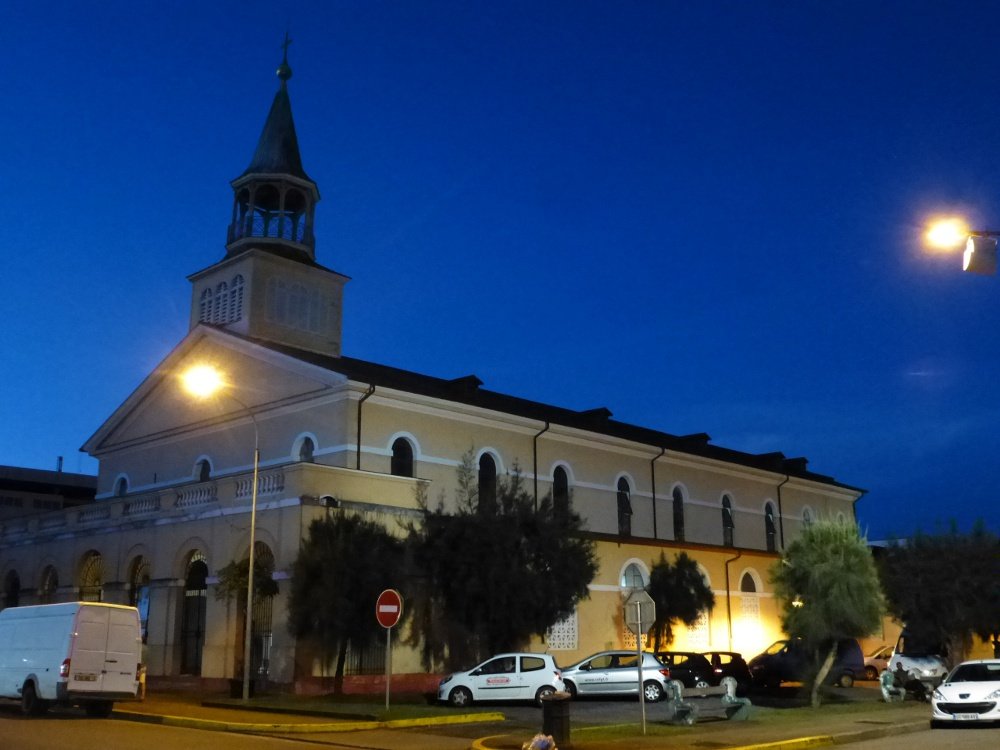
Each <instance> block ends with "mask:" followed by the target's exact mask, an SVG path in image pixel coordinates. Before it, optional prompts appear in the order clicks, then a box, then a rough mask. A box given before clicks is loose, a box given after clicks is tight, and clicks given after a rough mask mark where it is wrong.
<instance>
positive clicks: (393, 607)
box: [375, 589, 403, 628]
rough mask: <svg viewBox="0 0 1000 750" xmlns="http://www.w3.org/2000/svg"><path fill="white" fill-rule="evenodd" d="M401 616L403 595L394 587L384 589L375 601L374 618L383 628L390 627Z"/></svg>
mask: <svg viewBox="0 0 1000 750" xmlns="http://www.w3.org/2000/svg"><path fill="white" fill-rule="evenodd" d="M402 616H403V597H402V596H400V594H399V592H398V591H396V589H386V590H385V591H383V592H382V593H381V594H379V595H378V601H377V602H375V619H376V620H378V624H379V625H381V626H382V627H383V628H391V627H393V626H394V625H395V624H396V623H397V622H399V618H400V617H402Z"/></svg>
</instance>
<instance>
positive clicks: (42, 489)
mask: <svg viewBox="0 0 1000 750" xmlns="http://www.w3.org/2000/svg"><path fill="white" fill-rule="evenodd" d="M0 488H2V489H7V490H17V491H20V492H34V493H38V494H41V495H61V496H62V497H64V498H66V499H67V500H69V501H76V502H86V501H90V500H93V499H94V496H95V495H96V493H97V477H95V476H93V475H92V474H73V473H70V472H65V471H48V470H46V469H26V468H22V467H20V466H0Z"/></svg>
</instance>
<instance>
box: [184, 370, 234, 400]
mask: <svg viewBox="0 0 1000 750" xmlns="http://www.w3.org/2000/svg"><path fill="white" fill-rule="evenodd" d="M181 383H182V384H183V385H184V390H186V391H187V392H188V393H190V394H191V395H192V396H196V397H197V398H208V397H209V396H211V395H213V394H215V393H217V392H218V391H219V390H220V389H221V388H222V387H223V385H225V383H224V382H223V380H222V373H220V372H219V371H218V370H216V369H215V368H214V367H212V366H211V365H195V366H194V367H192V368H190V369H188V370H186V371H185V372H183V373H182V374H181Z"/></svg>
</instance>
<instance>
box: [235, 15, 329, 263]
mask: <svg viewBox="0 0 1000 750" xmlns="http://www.w3.org/2000/svg"><path fill="white" fill-rule="evenodd" d="M291 43H292V40H291V39H290V38H289V36H288V34H287V32H286V34H285V41H284V43H283V44H282V45H281V46H282V60H281V65H279V66H278V70H277V76H278V79H279V80H280V81H281V86H280V87H279V89H278V91H277V93H276V94H275V95H274V101H273V102H272V103H271V110H270V111H269V112H268V115H267V119H266V120H265V121H264V129H263V130H262V131H261V134H260V139H259V140H258V142H257V148H256V150H255V151H254V155H253V158H252V159H251V160H250V166H248V167H247V168H246V170H244V172H243V174H242V175H240V176H239V177H237V178H236V179H235V180H233V182H232V186H233V191H234V193H235V202H234V205H233V220H232V223H231V224H230V227H229V239H228V242H227V244H226V251H227V252H226V255H227V257H229V256H233V255H236V254H239V253H241V252H243V251H244V250H246V249H247V248H248V247H261V248H264V249H270V250H273V251H275V252H278V253H279V254H281V255H286V256H288V257H293V258H295V257H298V258H301V259H303V260H309V261H314V260H315V238H314V236H313V211H314V208H315V204H316V202H317V201H318V200H319V190H318V189H317V187H316V183H315V182H313V181H312V180H311V179H310V178H309V175H307V174H306V172H305V169H303V167H302V157H301V156H300V154H299V141H298V137H297V136H296V134H295V122H294V120H293V119H292V104H291V100H290V99H289V96H288V80H289V79H290V78H291V77H292V68H291V66H289V64H288V46H289V45H290V44H291Z"/></svg>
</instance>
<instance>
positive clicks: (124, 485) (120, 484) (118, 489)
mask: <svg viewBox="0 0 1000 750" xmlns="http://www.w3.org/2000/svg"><path fill="white" fill-rule="evenodd" d="M127 494H128V479H126V478H125V477H118V481H117V482H115V497H125V496H126V495H127Z"/></svg>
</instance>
